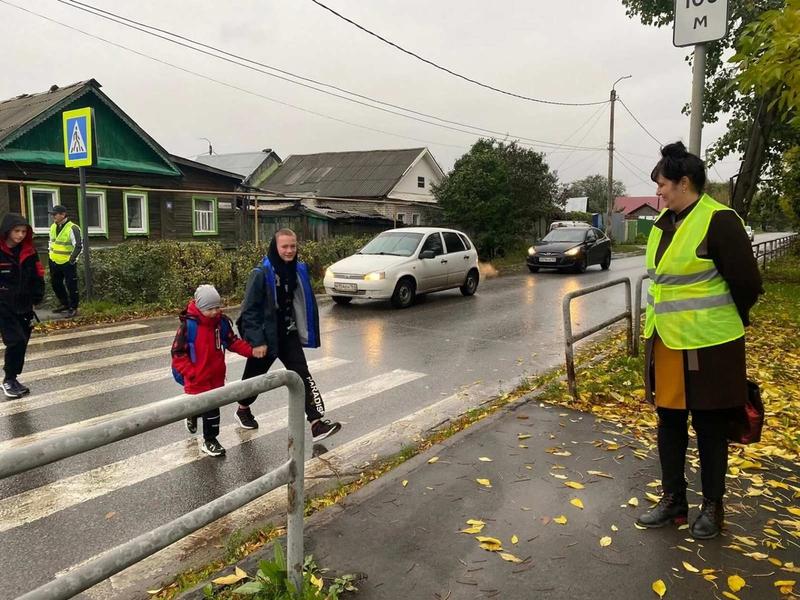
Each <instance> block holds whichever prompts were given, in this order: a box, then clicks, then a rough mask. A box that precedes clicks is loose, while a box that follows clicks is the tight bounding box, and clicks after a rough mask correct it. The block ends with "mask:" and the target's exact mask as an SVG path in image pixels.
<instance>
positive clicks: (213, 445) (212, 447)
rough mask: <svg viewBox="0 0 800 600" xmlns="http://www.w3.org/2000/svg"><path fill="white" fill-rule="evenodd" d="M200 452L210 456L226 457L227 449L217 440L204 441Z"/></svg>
mask: <svg viewBox="0 0 800 600" xmlns="http://www.w3.org/2000/svg"><path fill="white" fill-rule="evenodd" d="M200 450H202V451H203V452H205V453H206V454H208V455H209V456H225V448H223V447H222V444H220V443H219V442H218V441H217V438H213V439H210V440H203V443H202V445H201V446H200Z"/></svg>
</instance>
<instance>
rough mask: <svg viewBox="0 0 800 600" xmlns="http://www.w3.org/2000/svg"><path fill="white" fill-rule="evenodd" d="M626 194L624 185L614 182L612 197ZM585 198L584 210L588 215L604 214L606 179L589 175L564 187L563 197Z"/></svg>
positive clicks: (606, 190) (606, 196)
mask: <svg viewBox="0 0 800 600" xmlns="http://www.w3.org/2000/svg"><path fill="white" fill-rule="evenodd" d="M625 194H626V191H625V184H624V183H622V182H621V181H618V180H616V179H615V180H614V188H613V195H614V198H616V197H617V196H624V195H625ZM582 196H587V197H588V198H589V200H588V202H587V204H586V210H587V212H590V213H598V212H599V213H605V212H606V199H607V198H608V177H603V176H602V175H589V176H588V177H584V178H583V179H579V180H578V181H573V182H572V183H570V184H567V185H566V186H565V187H564V192H563V197H564V199H565V200H566V199H567V198H578V197H582Z"/></svg>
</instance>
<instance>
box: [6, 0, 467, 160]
mask: <svg viewBox="0 0 800 600" xmlns="http://www.w3.org/2000/svg"><path fill="white" fill-rule="evenodd" d="M0 3H2V4H6V5H7V6H12V7H14V8H16V9H17V10H21V11H23V12H26V13H29V14H31V15H34V16H37V17H40V18H42V19H44V20H46V21H50V22H51V23H55V24H57V25H60V26H62V27H66V28H67V29H71V30H72V31H76V32H78V33H82V34H83V35H85V36H87V37H90V38H94V39H96V40H98V41H101V42H104V43H106V44H109V45H111V46H114V47H116V48H119V49H121V50H125V51H126V52H130V53H132V54H136V55H137V56H141V57H142V58H146V59H148V60H151V61H153V62H157V63H159V64H162V65H165V66H168V67H172V68H173V69H177V70H179V71H183V72H184V73H188V74H190V75H194V76H195V77H199V78H201V79H205V80H206V81H210V82H212V83H216V84H218V85H222V86H225V87H228V88H230V89H233V90H236V91H237V92H242V93H244V94H248V95H250V96H255V97H258V98H262V99H264V100H268V101H269V102H274V103H276V104H280V105H282V106H286V107H288V108H293V109H295V110H299V111H301V112H304V113H308V114H310V115H314V116H317V117H322V118H323V119H329V120H331V121H336V122H338V123H343V124H345V125H350V126H352V127H358V128H359V129H366V130H368V131H373V132H376V133H383V134H385V135H391V136H394V137H398V138H403V139H407V140H412V141H415V142H423V143H426V144H433V145H436V146H447V147H450V148H459V149H463V148H464V147H465V145H464V144H459V145H456V144H446V143H443V142H436V141H433V140H426V139H422V138H416V137H411V136H408V135H403V134H400V133H393V132H391V131H385V130H383V129H376V128H375V127H369V126H368V125H361V124H359V123H353V122H352V121H347V120H345V119H340V118H338V117H333V116H331V115H327V114H325V113H321V112H317V111H314V110H311V109H308V108H304V107H302V106H297V105H295V104H291V103H289V102H284V101H283V100H277V99H276V98H271V97H269V96H265V95H264V94H260V93H258V92H254V91H252V90H248V89H245V88H242V87H239V86H237V85H234V84H232V83H227V82H225V81H221V80H219V79H215V78H213V77H209V76H208V75H203V74H202V73H198V72H197V71H192V70H191V69H187V68H186V67H181V66H180V65H176V64H173V63H171V62H168V61H165V60H162V59H160V58H155V57H153V56H150V55H149V54H145V53H144V52H140V51H138V50H134V49H133V48H129V47H128V46H125V45H123V44H119V43H117V42H112V41H111V40H107V39H106V38H103V37H100V36H98V35H95V34H93V33H89V32H88V31H84V30H83V29H80V28H78V27H74V26H72V25H68V24H67V23H62V22H61V21H59V20H57V19H53V18H52V17H48V16H46V15H43V14H40V13H37V12H35V11H32V10H29V9H27V8H24V7H22V6H18V5H17V4H14V3H13V2H8V0H0Z"/></svg>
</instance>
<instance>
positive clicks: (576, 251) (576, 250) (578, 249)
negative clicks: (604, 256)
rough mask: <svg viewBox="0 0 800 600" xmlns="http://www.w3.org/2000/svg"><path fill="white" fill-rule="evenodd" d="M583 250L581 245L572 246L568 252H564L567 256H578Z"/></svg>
mask: <svg viewBox="0 0 800 600" xmlns="http://www.w3.org/2000/svg"><path fill="white" fill-rule="evenodd" d="M581 250H582V248H581V247H580V246H575V247H574V248H571V249H569V250H567V251H566V252H564V254H565V255H567V256H576V255H578V254H580V253H581Z"/></svg>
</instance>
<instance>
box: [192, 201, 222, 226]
mask: <svg viewBox="0 0 800 600" xmlns="http://www.w3.org/2000/svg"><path fill="white" fill-rule="evenodd" d="M192 214H193V215H194V218H193V219H192V233H193V234H194V235H215V234H216V233H217V199H216V198H204V197H193V198H192Z"/></svg>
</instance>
